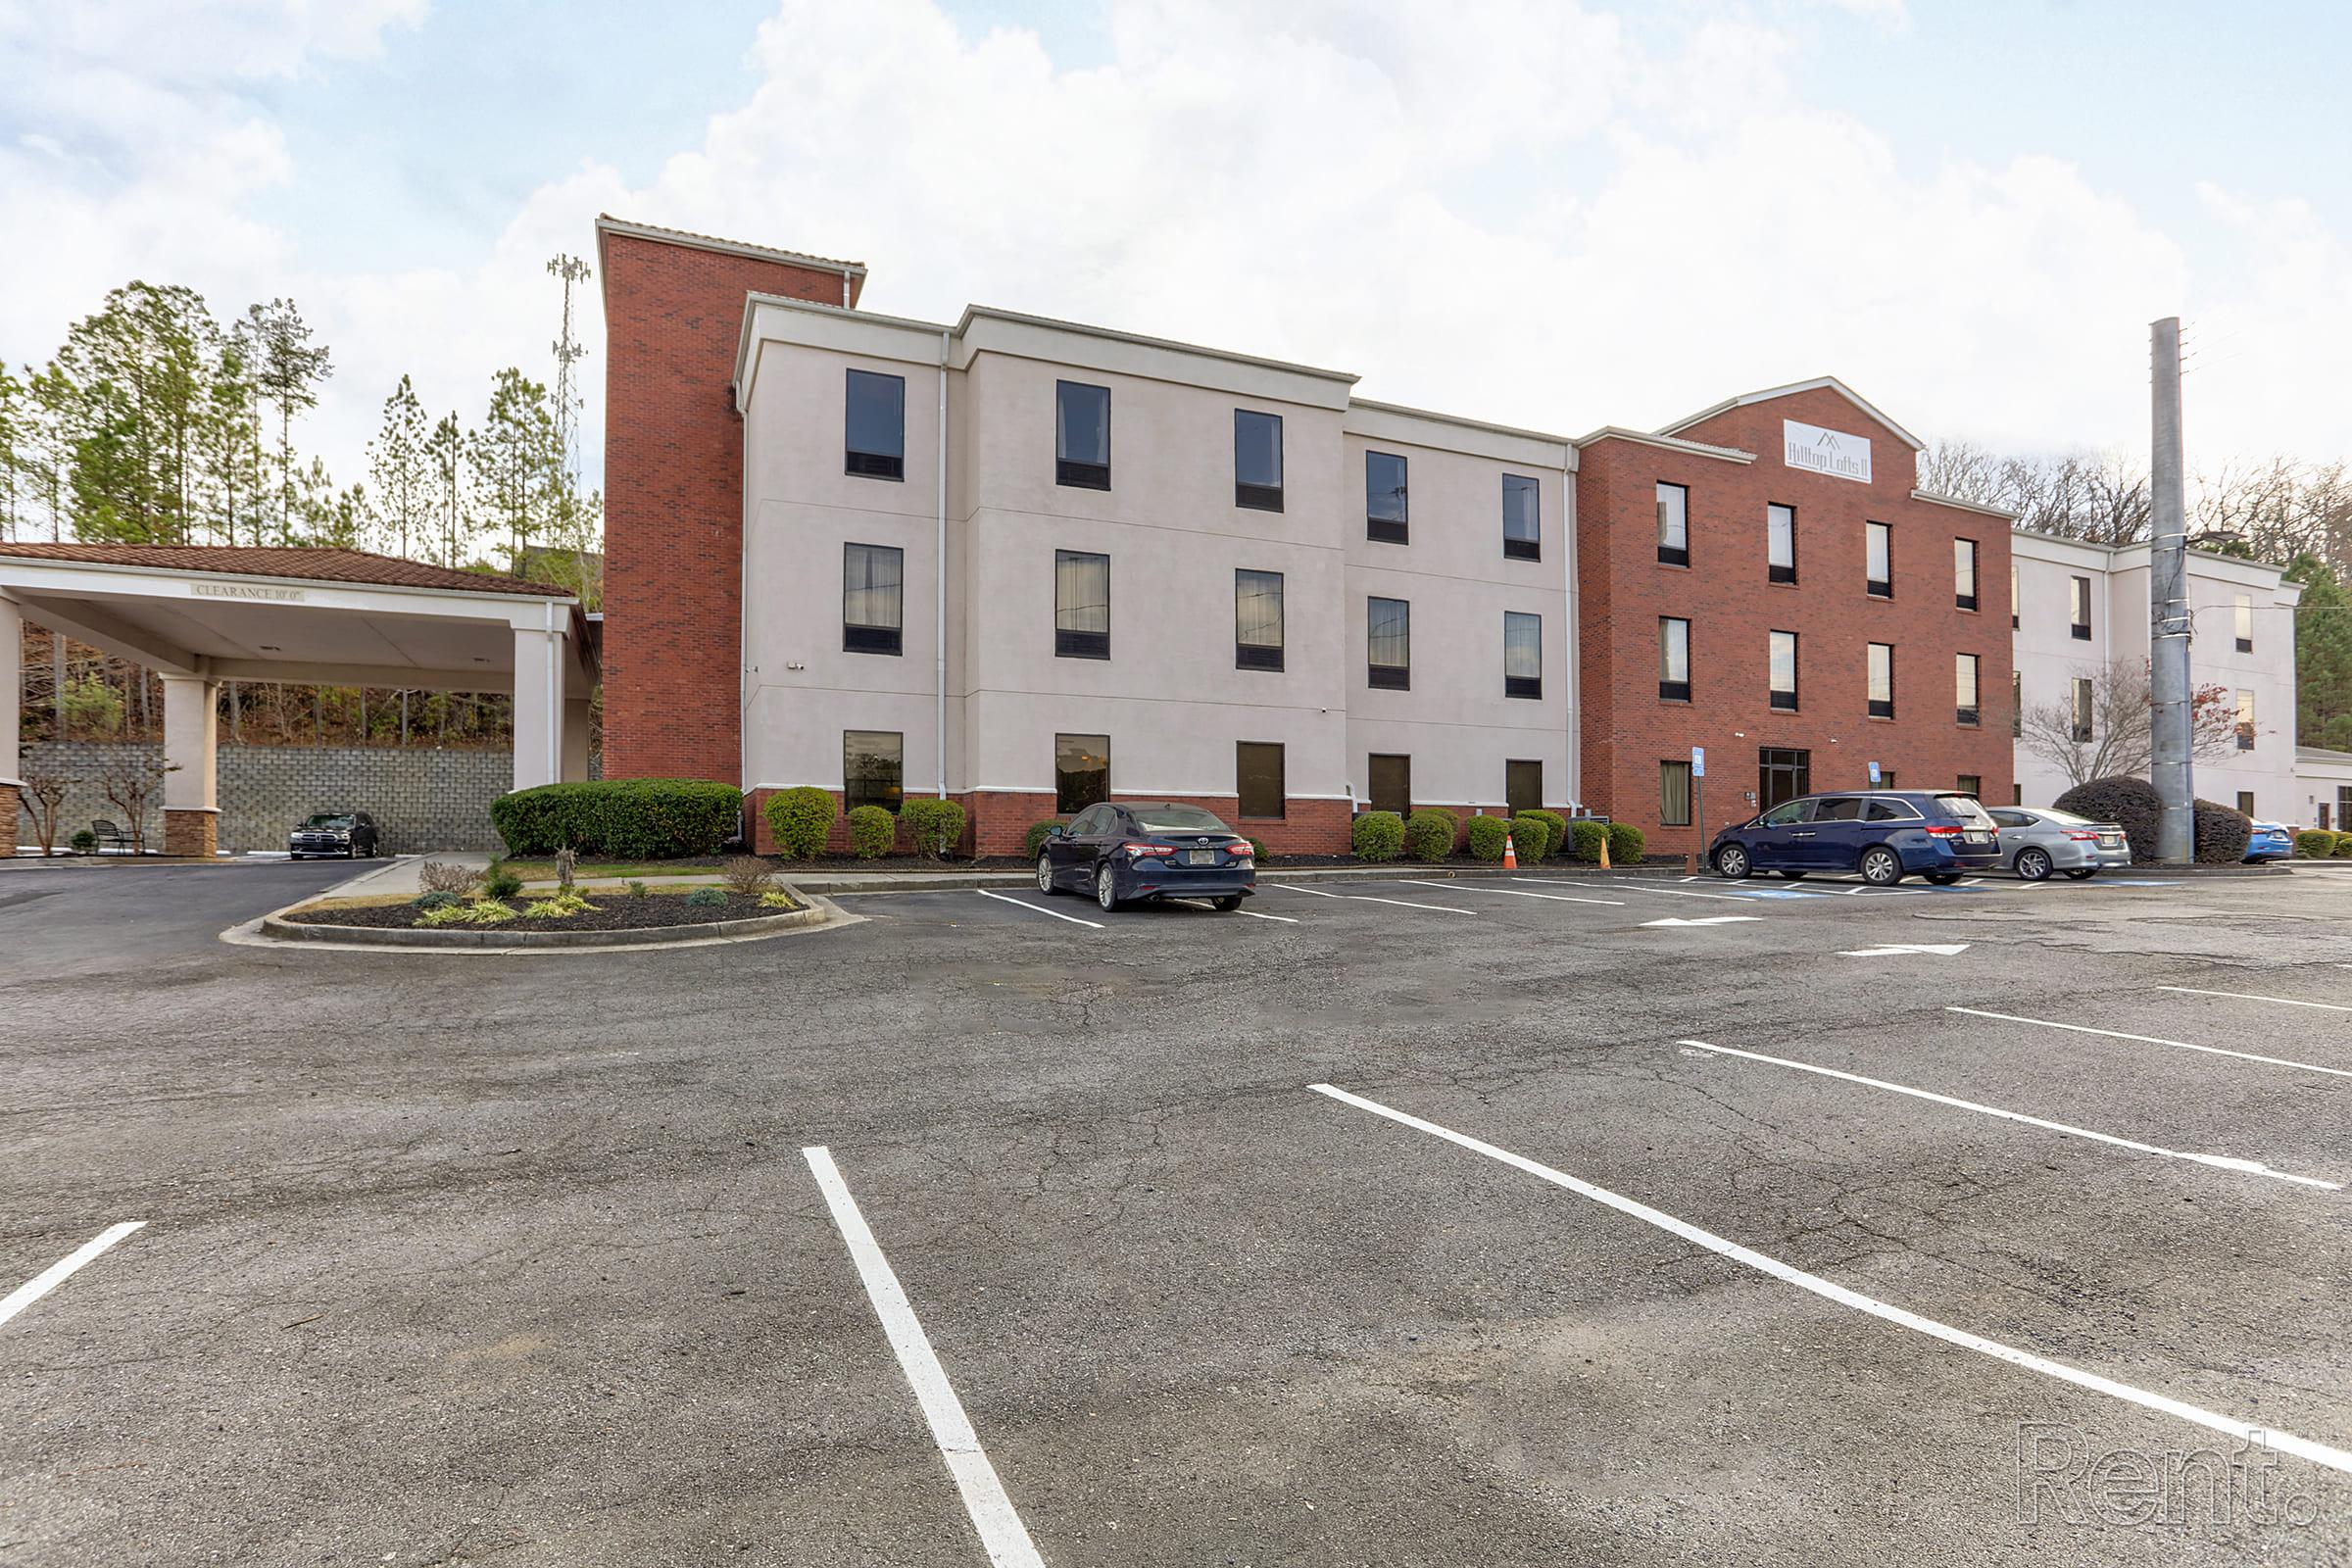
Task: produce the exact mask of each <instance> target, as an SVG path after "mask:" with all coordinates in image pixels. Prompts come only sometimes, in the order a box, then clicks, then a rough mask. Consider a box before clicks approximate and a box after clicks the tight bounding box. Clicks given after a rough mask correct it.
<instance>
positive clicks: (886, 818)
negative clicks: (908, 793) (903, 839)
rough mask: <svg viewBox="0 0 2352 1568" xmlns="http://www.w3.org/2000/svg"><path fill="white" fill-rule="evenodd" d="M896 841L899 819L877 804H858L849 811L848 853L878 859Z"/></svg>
mask: <svg viewBox="0 0 2352 1568" xmlns="http://www.w3.org/2000/svg"><path fill="white" fill-rule="evenodd" d="M913 804H914V803H913V802H912V801H909V802H907V805H909V806H911V805H913ZM898 841H899V819H898V818H897V817H895V816H893V815H891V814H890V813H889V812H888V811H885V810H884V809H882V808H880V807H879V806H860V807H859V808H858V809H856V810H855V811H852V812H851V813H850V853H851V854H852V855H855V856H856V857H858V858H859V859H860V860H879V859H880V858H882V857H884V856H885V855H888V854H889V853H890V847H891V846H892V845H894V844H896V843H898Z"/></svg>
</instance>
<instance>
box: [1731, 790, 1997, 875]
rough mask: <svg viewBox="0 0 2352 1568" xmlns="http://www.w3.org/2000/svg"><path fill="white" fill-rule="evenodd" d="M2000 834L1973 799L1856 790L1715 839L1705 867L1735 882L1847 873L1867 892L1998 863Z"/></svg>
mask: <svg viewBox="0 0 2352 1568" xmlns="http://www.w3.org/2000/svg"><path fill="white" fill-rule="evenodd" d="M2000 860H2001V836H2000V829H1999V828H1998V827H1996V826H1995V825H1994V824H1993V820H1992V818H1991V817H1990V816H1989V815H1987V814H1986V813H1985V808H1984V807H1982V806H1980V805H1978V804H1977V800H1976V797H1975V796H1973V795H1962V794H1959V793H1958V792H1957V791H1949V790H1945V791H1928V790H1855V791H1853V792H1851V793H1849V794H1844V795H1807V796H1803V797H1801V798H1799V799H1797V800H1793V801H1789V802H1788V803H1786V804H1785V805H1781V806H1776V807H1774V808H1773V809H1771V810H1769V811H1766V812H1765V813H1764V814H1763V815H1762V816H1759V817H1756V818H1754V819H1753V820H1751V821H1747V822H1742V823H1741V824H1740V826H1738V827H1727V828H1725V829H1724V830H1723V831H1722V832H1720V833H1718V834H1716V835H1715V842H1714V844H1712V845H1711V846H1709V848H1708V850H1707V863H1708V864H1710V865H1712V866H1714V868H1715V873H1716V875H1718V876H1724V877H1730V878H1732V879H1734V880H1738V879H1739V878H1740V877H1745V876H1752V875H1753V874H1755V873H1756V872H1758V871H1777V872H1779V873H1780V874H1781V875H1782V876H1785V877H1788V878H1789V879H1790V880H1791V881H1793V880H1795V879H1796V878H1798V877H1801V876H1804V875H1806V874H1807V873H1808V872H1813V871H1853V872H1857V873H1859V874H1860V876H1861V878H1862V880H1863V881H1865V882H1868V883H1870V884H1871V885H1872V886H1874V887H1891V886H1893V885H1894V884H1895V883H1897V882H1900V881H1901V880H1902V879H1903V878H1904V877H1906V876H1908V875H1910V874H1912V873H1913V872H1918V873H1919V874H1921V875H1923V876H1925V877H1926V878H1927V879H1928V880H1929V881H1931V882H1936V883H1950V882H1957V881H1959V880H1960V879H1961V878H1962V877H1963V876H1965V875H1967V874H1968V873H1969V872H1971V871H1988V870H1991V869H1992V868H1993V867H1995V866H1997V865H1999V864H2000Z"/></svg>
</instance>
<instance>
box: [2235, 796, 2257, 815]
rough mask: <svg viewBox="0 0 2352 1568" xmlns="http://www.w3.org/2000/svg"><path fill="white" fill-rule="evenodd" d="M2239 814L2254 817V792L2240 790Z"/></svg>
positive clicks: (2238, 797) (2238, 798)
mask: <svg viewBox="0 0 2352 1568" xmlns="http://www.w3.org/2000/svg"><path fill="white" fill-rule="evenodd" d="M2237 814H2238V815H2240V816H2252V815H2253V814H2254V792H2253V791H2252V790H2239V791H2238V792H2237Z"/></svg>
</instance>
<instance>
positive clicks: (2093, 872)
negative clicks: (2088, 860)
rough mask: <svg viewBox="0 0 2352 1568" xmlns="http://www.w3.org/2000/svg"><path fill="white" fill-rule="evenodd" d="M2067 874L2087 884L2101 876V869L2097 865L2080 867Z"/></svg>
mask: <svg viewBox="0 0 2352 1568" xmlns="http://www.w3.org/2000/svg"><path fill="white" fill-rule="evenodd" d="M2066 874H2067V875H2068V876H2069V877H2071V878H2072V879H2074V880H2075V881H2077V882H2087V881H2089V880H2090V879H2091V878H2092V877H2094V876H2097V875H2098V874H2099V868H2098V867H2097V866H2095V865H2078V866H2076V867H2075V868H2074V869H2073V870H2071V871H2069V872H2067V873H2066Z"/></svg>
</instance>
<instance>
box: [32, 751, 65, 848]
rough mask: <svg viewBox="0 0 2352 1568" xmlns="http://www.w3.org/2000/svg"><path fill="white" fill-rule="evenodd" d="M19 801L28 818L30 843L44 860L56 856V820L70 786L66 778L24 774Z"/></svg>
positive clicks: (37, 773)
mask: <svg viewBox="0 0 2352 1568" xmlns="http://www.w3.org/2000/svg"><path fill="white" fill-rule="evenodd" d="M24 782H25V789H24V792H23V795H22V796H21V799H23V801H24V802H25V813H26V814H27V815H29V816H30V817H31V818H32V833H33V842H34V843H36V844H38V845H40V847H41V854H42V855H44V856H50V855H55V854H56V853H57V816H58V813H59V812H60V811H62V810H63V809H65V805H66V791H67V789H68V788H70V787H71V786H72V784H73V780H72V779H70V778H61V777H59V776H58V775H57V774H55V773H42V772H37V771H31V770H27V771H26V773H25V780H24Z"/></svg>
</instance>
